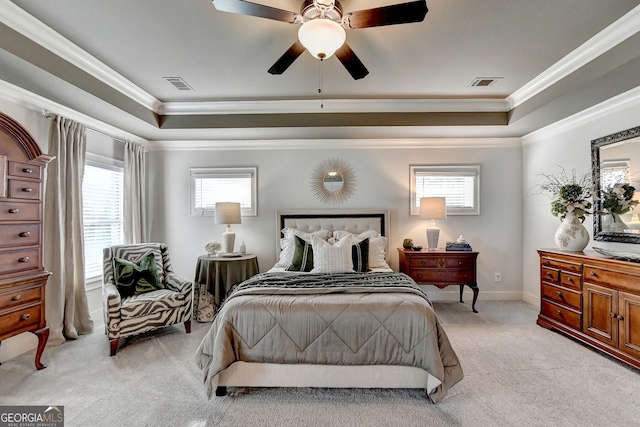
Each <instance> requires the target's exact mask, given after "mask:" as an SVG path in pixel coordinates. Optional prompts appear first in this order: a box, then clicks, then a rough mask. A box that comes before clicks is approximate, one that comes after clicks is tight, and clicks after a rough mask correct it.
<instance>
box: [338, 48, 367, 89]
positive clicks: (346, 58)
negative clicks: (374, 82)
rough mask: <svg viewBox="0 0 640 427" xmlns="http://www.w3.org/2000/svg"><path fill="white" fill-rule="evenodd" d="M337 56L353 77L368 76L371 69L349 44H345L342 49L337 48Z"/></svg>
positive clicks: (355, 78) (357, 78)
mask: <svg viewBox="0 0 640 427" xmlns="http://www.w3.org/2000/svg"><path fill="white" fill-rule="evenodd" d="M335 55H336V58H338V59H339V60H340V62H342V65H344V68H346V69H347V71H348V72H349V74H351V77H353V79H354V80H359V79H362V78H364V77H366V76H367V74H369V70H367V68H366V67H365V66H364V64H363V63H362V62H361V61H360V58H358V57H357V56H356V54H355V52H354V51H353V50H351V48H350V47H349V45H348V44H346V43H345V44H343V45H342V47H340V49H338V50H336V53H335Z"/></svg>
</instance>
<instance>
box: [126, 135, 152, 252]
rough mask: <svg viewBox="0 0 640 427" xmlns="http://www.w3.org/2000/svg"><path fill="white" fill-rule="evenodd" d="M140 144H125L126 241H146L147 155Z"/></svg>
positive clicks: (127, 142)
mask: <svg viewBox="0 0 640 427" xmlns="http://www.w3.org/2000/svg"><path fill="white" fill-rule="evenodd" d="M146 152H147V150H146V149H145V148H144V147H142V146H141V145H140V144H136V143H133V142H129V141H126V142H125V144H124V241H125V243H146V224H145V221H146V215H145V206H146V197H145V194H146V189H145V156H146Z"/></svg>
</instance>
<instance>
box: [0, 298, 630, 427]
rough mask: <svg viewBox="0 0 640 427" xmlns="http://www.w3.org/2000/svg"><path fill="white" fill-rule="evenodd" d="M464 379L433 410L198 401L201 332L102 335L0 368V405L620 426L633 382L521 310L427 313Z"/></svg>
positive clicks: (330, 393) (347, 392)
mask: <svg viewBox="0 0 640 427" xmlns="http://www.w3.org/2000/svg"><path fill="white" fill-rule="evenodd" d="M435 306H436V311H437V312H438V313H439V314H440V317H441V319H442V323H443V324H445V328H446V331H447V333H448V335H449V338H450V340H451V342H452V344H453V347H454V349H455V350H456V352H457V353H458V356H459V357H460V360H461V363H462V366H463V369H464V372H465V378H464V379H463V380H462V381H461V382H460V383H458V384H457V385H455V386H454V387H453V388H452V389H451V390H450V392H449V394H448V395H447V397H446V398H445V399H444V400H443V401H442V402H440V403H439V404H437V405H433V404H431V403H429V402H428V401H427V400H426V398H425V397H424V394H423V392H421V391H418V390H380V389H374V390H356V389H238V390H234V391H233V392H232V393H230V395H229V396H225V397H220V398H216V397H214V398H212V399H211V400H207V398H206V396H205V392H204V386H203V384H202V379H201V375H200V371H199V370H198V368H197V367H196V365H195V363H194V358H193V355H194V353H195V350H196V347H197V346H198V344H199V342H200V340H201V339H202V337H203V336H204V335H205V334H206V332H207V330H208V327H209V324H200V323H194V324H193V331H192V333H191V334H190V335H187V334H185V333H184V328H183V327H182V325H181V326H175V327H169V328H165V329H162V330H160V331H157V332H155V333H151V334H147V335H144V336H141V337H138V338H134V339H132V340H131V341H130V342H129V343H128V345H126V346H125V347H122V348H120V350H119V351H118V354H117V356H115V357H109V356H108V354H109V346H108V342H107V339H106V337H105V336H104V335H103V334H102V331H101V330H97V331H96V332H95V333H93V334H92V335H88V336H83V337H81V338H80V339H78V340H76V341H71V342H68V343H66V344H63V345H61V346H57V347H47V348H46V349H45V352H44V355H43V358H42V360H43V362H45V363H47V364H48V368H47V369H44V370H42V371H36V370H35V368H34V366H33V354H34V353H33V352H30V353H28V354H25V355H22V356H20V357H17V358H15V359H12V360H10V361H7V362H5V363H3V364H2V366H0V404H2V405H64V409H65V418H66V423H65V425H66V426H67V427H71V426H92V427H93V426H96V427H97V426H190V427H200V426H218V425H219V426H395V425H405V426H426V425H428V426H586V425H589V426H613V425H615V426H630V425H638V423H639V422H640V421H639V420H640V374H639V373H638V371H636V370H633V369H630V368H627V367H625V366H623V365H621V364H619V363H617V362H615V361H613V360H611V359H609V358H607V357H605V356H603V355H601V354H599V353H597V352H595V351H593V350H590V349H588V348H586V347H584V346H582V345H580V344H578V343H576V342H574V341H572V340H571V339H568V338H566V337H564V336H562V335H560V334H558V333H555V332H551V331H547V330H545V329H543V328H541V327H539V326H536V325H535V319H536V316H537V311H536V309H535V308H533V307H532V306H530V305H527V304H525V303H521V302H490V301H480V302H479V303H478V306H477V308H478V310H479V311H480V313H479V314H474V313H472V312H471V311H470V308H469V304H458V303H436V304H435Z"/></svg>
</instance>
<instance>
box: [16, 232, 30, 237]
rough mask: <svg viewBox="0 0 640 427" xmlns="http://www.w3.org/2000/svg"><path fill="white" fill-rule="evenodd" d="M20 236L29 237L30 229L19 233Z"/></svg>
mask: <svg viewBox="0 0 640 427" xmlns="http://www.w3.org/2000/svg"><path fill="white" fill-rule="evenodd" d="M18 236H20V237H29V236H31V233H30V232H28V231H23V232H22V233H20V234H18Z"/></svg>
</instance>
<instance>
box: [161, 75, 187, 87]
mask: <svg viewBox="0 0 640 427" xmlns="http://www.w3.org/2000/svg"><path fill="white" fill-rule="evenodd" d="M163 79H165V80H166V81H168V82H169V83H171V84H172V85H174V86H175V87H176V88H177V89H178V90H193V88H192V87H191V86H189V85H188V84H187V82H185V81H184V80H183V79H182V77H163Z"/></svg>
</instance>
